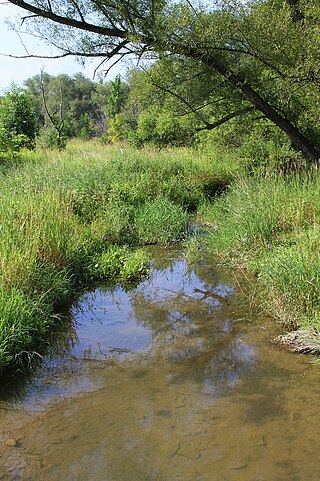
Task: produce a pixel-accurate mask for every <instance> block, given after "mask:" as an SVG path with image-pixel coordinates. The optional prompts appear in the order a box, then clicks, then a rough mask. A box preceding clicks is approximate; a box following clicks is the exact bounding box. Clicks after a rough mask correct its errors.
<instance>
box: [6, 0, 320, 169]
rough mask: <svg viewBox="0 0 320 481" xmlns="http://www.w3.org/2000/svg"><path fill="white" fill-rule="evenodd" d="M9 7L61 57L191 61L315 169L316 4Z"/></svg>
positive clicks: (153, 0) (118, 2) (94, 0)
mask: <svg viewBox="0 0 320 481" xmlns="http://www.w3.org/2000/svg"><path fill="white" fill-rule="evenodd" d="M10 3H13V4H15V5H17V6H20V7H21V8H23V9H25V10H26V11H28V12H30V13H31V15H27V16H25V17H24V19H23V22H24V23H26V22H30V25H32V26H31V28H33V29H36V31H37V35H40V36H42V37H43V38H45V39H46V41H50V42H52V43H53V44H54V45H55V46H57V47H58V48H59V49H60V50H61V52H62V53H61V56H67V55H78V56H82V57H102V58H103V61H105V60H108V59H113V60H112V61H113V62H114V63H115V62H117V61H119V59H121V58H124V57H125V56H127V55H129V54H132V53H134V54H135V55H137V56H138V57H139V58H141V57H142V56H145V55H149V56H150V55H159V54H160V55H165V56H168V55H170V56H174V57H176V58H180V59H191V60H193V61H194V62H196V63H198V64H199V65H201V66H203V67H204V68H207V69H209V70H211V72H212V74H213V77H214V78H216V77H220V78H221V79H223V80H224V82H226V83H227V84H228V85H229V86H230V87H231V88H232V90H233V92H234V93H236V95H240V96H241V98H242V101H243V103H245V104H246V105H245V106H244V107H243V108H249V106H250V107H254V108H255V109H256V110H258V111H259V112H261V113H262V115H263V116H265V117H266V118H267V119H269V120H270V121H271V122H273V123H274V124H275V125H276V126H278V127H279V128H280V129H281V130H282V131H283V132H285V133H286V135H287V136H288V137H289V138H290V139H291V141H292V143H293V144H294V145H295V146H296V148H297V149H299V150H301V151H302V152H303V153H304V154H305V156H307V157H308V158H309V159H311V160H312V161H315V162H317V163H318V162H319V159H320V153H319V150H318V149H319V148H320V140H319V120H317V119H318V118H319V115H318V114H319V112H317V114H316V115H315V108H314V106H312V102H313V101H314V98H315V96H317V95H318V85H319V83H320V74H319V68H318V65H319V50H320V49H319V43H320V40H319V35H318V19H319V16H320V5H319V2H318V0H309V1H308V2H307V1H304V0H301V1H298V0H297V1H296V0H265V1H263V0H252V1H251V2H242V1H240V0H235V1H233V2H230V1H229V0H220V1H211V2H210V3H209V4H208V5H202V4H201V3H199V4H198V5H196V4H195V2H193V0H181V1H180V2H177V1H174V0H108V1H105V0H103V1H102V0H101V1H100V0H89V1H83V0H73V1H72V2H70V1H68V0H51V1H50V2H43V1H42V0H29V1H28V2H26V1H24V0H10ZM57 24H58V25H59V28H56V25H57ZM316 98H318V97H316ZM241 111H242V109H240V113H241ZM306 112H307V114H306ZM237 114H238V111H235V112H229V113H228V116H229V117H230V118H232V116H233V115H237Z"/></svg>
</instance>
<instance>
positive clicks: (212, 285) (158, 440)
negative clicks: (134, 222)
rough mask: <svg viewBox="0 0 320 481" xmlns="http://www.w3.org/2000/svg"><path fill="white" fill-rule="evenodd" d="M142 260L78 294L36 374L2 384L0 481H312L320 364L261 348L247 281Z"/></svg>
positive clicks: (204, 265)
mask: <svg viewBox="0 0 320 481" xmlns="http://www.w3.org/2000/svg"><path fill="white" fill-rule="evenodd" d="M154 259H155V261H154V262H155V266H154V268H153V270H152V273H151V275H150V277H149V278H148V279H145V280H143V281H141V282H140V283H139V284H138V285H137V286H131V287H130V288H128V287H127V288H123V287H121V286H119V285H114V286H104V287H99V288H97V289H95V290H93V291H92V292H88V293H86V294H85V295H83V296H82V297H80V299H79V300H78V302H77V303H76V304H75V305H74V306H72V308H71V311H70V321H69V323H67V324H68V329H66V331H65V332H64V333H61V335H60V336H57V340H56V343H55V346H54V348H53V349H52V351H51V353H49V354H48V355H47V356H46V357H45V358H44V359H43V362H42V363H41V365H40V367H39V368H38V370H37V372H36V374H35V375H33V376H31V377H29V379H28V378H27V376H22V377H21V378H20V379H19V380H18V379H16V380H14V382H9V381H8V383H7V385H5V384H6V383H5V382H3V383H2V385H1V392H0V441H1V454H0V480H1V481H62V480H63V481H318V480H319V479H320V463H319V452H320V429H319V421H320V409H319V395H320V382H319V380H320V368H319V367H317V366H315V365H312V364H311V363H310V359H312V358H310V357H303V356H297V355H294V354H291V353H288V352H285V351H282V350H280V349H279V348H278V347H277V346H275V345H274V344H273V343H272V342H271V340H272V339H273V338H274V336H276V335H277V334H278V333H279V328H278V327H277V326H276V324H275V322H274V320H272V319H269V318H268V317H266V316H263V315H262V314H261V313H259V312H258V311H257V309H255V308H254V306H253V305H252V304H250V302H248V300H246V299H248V292H250V291H251V293H252V295H253V296H254V292H253V291H254V284H253V283H252V284H248V283H247V282H246V281H245V280H243V279H240V281H239V275H237V274H235V273H233V272H232V271H230V270H228V269H224V268H221V267H219V266H217V265H216V263H215V261H214V260H212V259H210V258H208V259H206V260H204V261H202V262H199V263H197V264H195V265H194V266H191V267H190V266H188V265H187V263H186V260H185V259H184V257H183V256H182V254H181V253H180V252H179V251H174V250H165V249H158V248H157V249H155V250H154ZM243 290H246V293H244V292H243ZM249 297H250V296H249Z"/></svg>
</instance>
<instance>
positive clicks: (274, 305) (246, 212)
mask: <svg viewBox="0 0 320 481" xmlns="http://www.w3.org/2000/svg"><path fill="white" fill-rule="evenodd" d="M199 215H200V217H201V218H202V219H205V220H207V221H209V222H211V223H212V224H213V225H214V226H215V227H216V230H214V231H213V232H212V233H211V234H210V236H209V237H208V244H209V246H210V249H211V250H212V251H213V252H215V253H216V254H219V255H221V256H223V258H224V259H227V260H228V262H229V263H231V264H233V265H236V266H242V267H245V268H246V269H248V270H250V271H251V272H253V273H255V274H256V275H257V276H258V278H259V283H260V287H261V289H260V291H261V299H263V303H264V305H265V306H266V307H267V309H269V310H270V311H271V312H272V314H273V315H275V316H277V317H278V318H279V319H280V320H281V321H282V322H283V324H284V325H286V326H287V327H289V328H293V327H294V328H298V327H303V328H312V327H313V328H316V329H319V328H320V295H319V294H320V240H319V239H320V237H319V226H320V189H319V182H318V176H317V173H316V172H315V173H312V172H311V173H308V174H299V175H292V176H287V177H284V176H280V175H274V176H272V177H268V178H266V177H261V178H244V177H241V178H239V179H238V180H237V181H236V182H235V183H233V185H232V186H231V187H230V189H229V191H228V192H227V193H226V194H225V195H223V196H221V198H219V199H218V200H217V201H216V202H215V204H214V205H211V204H207V205H204V206H202V208H201V209H200V211H199Z"/></svg>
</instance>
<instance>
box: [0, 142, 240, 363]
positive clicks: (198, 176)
mask: <svg viewBox="0 0 320 481" xmlns="http://www.w3.org/2000/svg"><path fill="white" fill-rule="evenodd" d="M2 160H3V159H2ZM2 166H3V168H2V171H0V207H1V208H0V288H1V296H0V320H1V322H0V370H1V369H2V368H3V367H4V366H5V365H6V364H7V363H9V362H12V361H14V360H17V359H20V358H23V357H24V356H25V355H26V356H29V355H30V352H32V351H33V350H34V349H35V347H36V346H39V344H41V342H47V338H48V335H49V333H50V330H51V329H52V326H53V325H54V323H55V322H57V316H56V315H55V312H56V308H57V306H58V305H60V304H63V303H66V302H68V301H70V299H72V298H73V296H75V294H76V293H77V292H79V289H83V288H84V287H85V286H87V285H88V284H90V283H92V282H97V281H100V280H105V279H118V280H122V281H123V282H128V281H131V280H133V279H136V278H138V277H139V276H141V275H143V274H145V273H146V272H147V271H148V265H149V259H148V256H147V254H146V251H145V250H143V248H141V247H140V246H143V245H145V244H150V243H161V244H164V245H166V244H169V243H172V242H176V241H178V240H181V239H184V238H185V237H186V235H187V232H188V212H192V211H193V210H195V209H197V207H198V206H199V205H200V204H203V203H204V202H208V201H209V200H210V199H211V200H212V199H213V197H214V196H215V194H216V193H217V192H219V191H221V189H223V188H225V186H226V185H227V183H228V182H229V181H230V179H231V178H232V176H233V175H234V172H235V169H236V167H235V163H234V161H233V160H232V161H231V160H230V158H229V157H227V156H226V157H225V158H224V159H221V158H220V159H219V158H218V156H216V155H212V156H211V157H210V156H208V155H207V154H203V153H202V154H201V153H197V152H195V151H192V150H188V149H171V150H170V149H168V150H165V151H161V152H158V151H155V150H150V149H149V150H141V151H137V150H134V149H132V148H130V147H128V146H108V147H106V146H103V145H102V144H99V143H98V142H80V141H77V142H70V144H69V145H68V146H67V149H66V150H65V151H63V152H58V151H42V152H32V153H30V152H24V153H23V152H22V153H20V154H19V156H18V157H17V158H15V159H8V162H7V163H6V164H5V162H3V161H2Z"/></svg>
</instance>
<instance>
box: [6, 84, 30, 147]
mask: <svg viewBox="0 0 320 481" xmlns="http://www.w3.org/2000/svg"><path fill="white" fill-rule="evenodd" d="M36 132H37V122H36V115H35V111H34V107H33V103H32V100H31V97H30V95H28V93H27V92H25V91H24V90H23V89H21V88H18V87H17V86H15V85H12V86H11V88H10V90H8V91H7V93H6V94H5V96H4V98H3V99H2V100H1V102H0V149H1V150H2V151H6V150H19V149H20V148H21V147H27V148H32V147H33V142H34V139H35V136H36Z"/></svg>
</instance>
